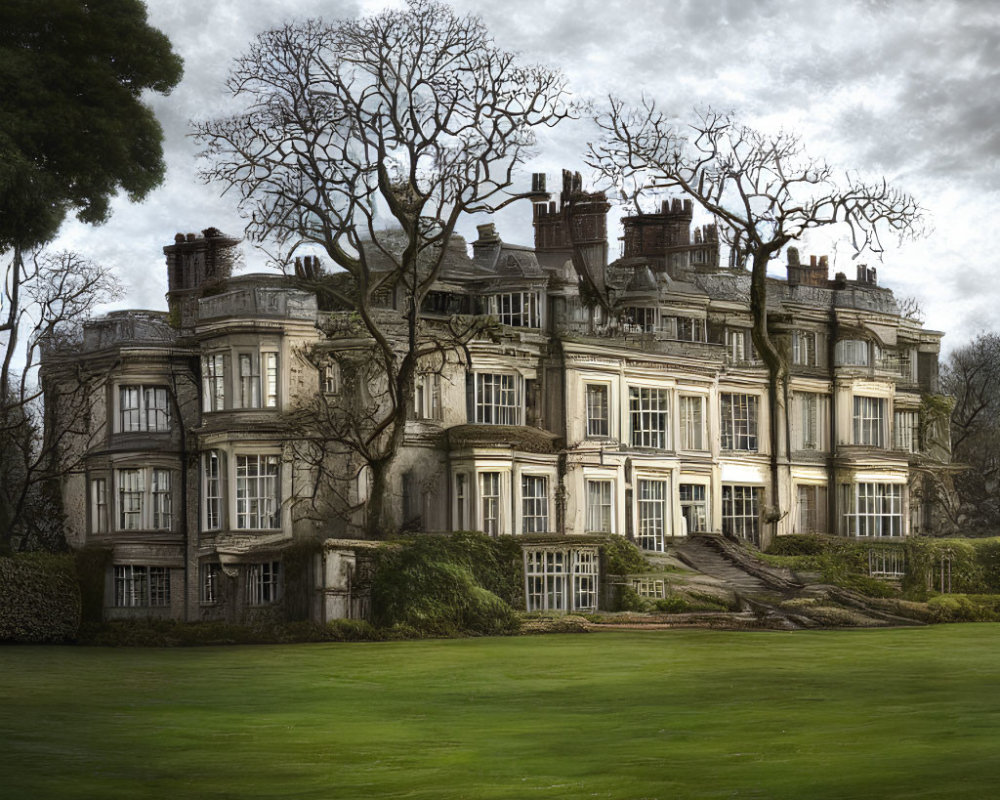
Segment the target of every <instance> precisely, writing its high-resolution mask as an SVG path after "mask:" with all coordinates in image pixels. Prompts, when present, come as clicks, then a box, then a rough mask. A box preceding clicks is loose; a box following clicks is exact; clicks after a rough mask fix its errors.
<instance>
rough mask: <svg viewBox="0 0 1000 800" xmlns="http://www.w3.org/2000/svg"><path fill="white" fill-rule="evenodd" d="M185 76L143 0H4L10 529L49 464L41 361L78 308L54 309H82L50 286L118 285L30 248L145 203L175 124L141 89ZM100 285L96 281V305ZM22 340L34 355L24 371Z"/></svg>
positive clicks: (4, 376) (0, 81) (1, 429)
mask: <svg viewBox="0 0 1000 800" xmlns="http://www.w3.org/2000/svg"><path fill="white" fill-rule="evenodd" d="M180 77H181V60H180V58H179V57H178V56H177V55H175V54H174V52H173V51H172V50H171V48H170V42H169V41H168V40H167V38H166V37H165V36H164V35H163V34H162V33H161V32H160V31H158V30H155V29H154V28H151V27H149V25H148V24H147V22H146V8H145V6H144V5H143V3H142V2H140V0H45V2H36V0H4V2H3V3H0V86H2V87H3V90H2V91H0V255H2V254H4V253H8V252H9V253H11V255H10V257H9V259H7V260H6V263H5V267H4V279H3V286H2V288H0V334H4V333H5V334H6V341H5V342H4V347H3V357H2V361H0V453H3V459H4V461H3V463H4V465H5V466H4V469H5V481H4V483H3V490H4V498H3V502H4V504H5V505H4V510H3V512H2V515H4V518H3V519H0V523H2V524H3V525H4V526H6V527H5V529H4V531H3V533H4V535H8V534H9V533H10V526H16V525H17V524H18V520H20V519H22V518H23V511H24V503H25V502H26V498H27V496H28V495H27V494H26V493H25V492H26V491H27V490H26V489H25V487H30V486H36V485H37V483H38V476H39V475H40V474H41V470H42V464H43V462H44V459H43V460H42V461H37V456H38V455H39V453H41V452H42V451H43V450H44V448H43V447H42V445H41V443H40V442H39V440H38V436H39V434H40V425H39V424H38V419H37V415H38V414H39V413H40V409H39V408H38V407H37V404H38V402H39V392H38V387H37V386H36V385H34V384H32V382H31V381H32V380H33V376H34V369H33V358H34V356H35V354H37V350H38V347H39V346H40V343H41V342H42V341H43V340H44V338H45V336H46V335H52V334H53V330H49V331H48V332H47V333H45V332H44V329H45V327H46V325H48V324H49V323H52V324H56V323H57V322H59V321H66V320H68V319H71V318H72V317H71V316H66V315H65V314H63V313H62V312H61V311H56V308H57V307H62V308H64V309H71V308H72V309H75V311H76V312H79V311H80V305H79V301H80V300H81V296H80V295H73V294H71V295H69V296H66V297H58V296H55V295H52V294H51V291H52V290H56V289H58V290H65V291H68V292H73V291H75V289H74V287H75V285H76V282H77V281H78V280H79V279H82V280H83V283H84V284H85V285H87V286H90V287H92V288H96V287H97V286H102V287H104V288H108V287H106V286H105V283H106V281H107V276H106V274H105V273H104V272H103V271H102V270H100V269H99V268H96V267H93V265H88V266H87V267H86V268H85V269H82V271H81V269H77V268H78V267H81V265H82V264H84V263H85V262H83V261H82V260H81V259H79V258H78V257H76V256H69V255H54V256H49V257H40V256H37V255H35V256H29V255H28V254H29V253H30V252H31V251H32V250H33V249H34V248H36V247H38V246H40V245H42V244H44V243H45V242H47V241H49V240H50V239H51V238H52V237H53V236H54V235H55V233H56V231H57V230H58V229H59V226H60V225H61V224H62V221H63V219H64V218H65V216H66V214H67V213H69V212H70V211H73V210H75V211H76V212H77V216H78V217H79V218H80V219H81V220H83V221H84V222H89V223H99V222H103V221H104V220H105V219H107V217H108V214H109V208H110V200H111V198H112V197H113V196H114V195H115V194H116V193H117V192H118V191H119V190H120V191H124V192H125V193H126V194H127V195H128V197H129V198H130V199H132V200H138V199H140V198H142V197H144V196H145V195H146V194H147V193H148V192H149V191H150V190H151V189H152V188H153V187H155V186H156V185H158V184H159V183H160V182H161V181H162V179H163V174H164V163H163V153H162V146H161V145H162V139H163V133H162V130H161V129H160V126H159V123H158V122H157V121H156V118H155V117H154V115H153V112H152V110H151V109H150V108H149V107H148V106H147V105H146V104H145V103H143V102H142V99H141V96H142V93H143V92H144V91H146V90H147V89H152V90H153V91H156V92H161V93H167V92H169V91H170V89H171V88H173V87H174V86H175V85H176V84H177V82H178V81H179V80H180ZM64 268H65V269H66V270H67V272H65V273H62V272H60V269H64ZM95 271H96V272H95ZM98 273H99V274H100V280H98V281H97V283H96V284H95V283H94V282H93V281H92V280H91V279H92V278H93V277H94V276H95V275H96V274H98ZM44 281H48V284H47V285H46V284H44ZM101 296H102V292H101V291H96V292H95V293H94V294H93V295H92V296H91V298H90V302H89V303H88V304H86V305H87V308H88V309H89V308H90V307H92V305H93V303H95V302H100V300H99V299H97V298H99V297H101ZM39 304H41V305H39ZM22 326H26V328H25V327H22ZM39 326H41V327H39ZM22 339H24V340H25V341H22ZM24 347H26V348H27V351H28V353H27V356H26V358H27V365H25V366H24V368H23V370H22V371H21V372H20V374H19V375H15V374H14V371H13V366H14V363H15V362H14V359H15V353H19V352H21V351H22V349H23V348H24ZM40 448H41V449H40ZM25 459H27V461H25ZM25 465H27V466H25ZM15 474H17V475H19V476H20V477H18V479H17V480H14V479H13V476H14V475H15ZM0 477H4V476H0Z"/></svg>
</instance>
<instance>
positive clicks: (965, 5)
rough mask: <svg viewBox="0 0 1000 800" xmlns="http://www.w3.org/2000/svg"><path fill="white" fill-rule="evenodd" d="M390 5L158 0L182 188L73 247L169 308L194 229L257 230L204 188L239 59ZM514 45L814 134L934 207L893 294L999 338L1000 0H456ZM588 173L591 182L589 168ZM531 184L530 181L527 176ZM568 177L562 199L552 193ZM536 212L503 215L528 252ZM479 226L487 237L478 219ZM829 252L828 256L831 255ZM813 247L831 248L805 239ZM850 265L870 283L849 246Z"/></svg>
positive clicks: (885, 268) (168, 126) (70, 236)
mask: <svg viewBox="0 0 1000 800" xmlns="http://www.w3.org/2000/svg"><path fill="white" fill-rule="evenodd" d="M389 4H391V3H389V2H380V1H379V0H375V1H374V2H372V1H371V0H252V2H248V0H147V5H148V8H149V17H150V21H151V23H152V24H153V25H155V26H156V27H158V28H160V29H161V30H163V31H164V32H165V33H166V34H167V35H168V36H169V37H170V39H171V41H172V42H173V45H174V48H175V49H176V50H177V51H178V52H179V53H180V55H181V56H182V57H183V58H184V62H185V76H184V80H183V82H182V83H181V84H180V85H179V86H178V88H177V89H176V90H175V91H174V92H173V93H172V94H171V95H170V96H169V97H165V98H164V97H159V96H155V97H153V98H152V99H151V102H152V104H153V106H154V108H155V110H156V113H157V115H158V116H159V118H160V120H161V122H162V124H163V127H164V131H165V136H166V140H165V149H166V156H167V164H168V173H167V180H166V182H165V183H164V185H163V186H162V187H161V188H160V189H158V190H156V191H155V192H153V193H152V194H151V195H150V196H149V197H148V198H147V199H146V200H145V201H144V202H143V203H141V204H129V203H127V202H126V201H124V200H122V201H120V202H117V203H116V204H115V206H114V216H113V218H112V220H111V221H110V222H109V223H107V224H106V225H104V226H101V227H99V228H88V227H87V226H83V225H80V224H78V223H76V222H75V221H74V222H67V223H66V225H65V226H64V228H63V231H62V232H61V235H60V237H59V239H58V241H57V242H56V243H55V245H56V246H57V247H59V248H70V249H75V250H78V251H80V252H82V253H84V254H86V255H88V256H90V257H91V258H94V259H96V260H99V261H102V262H103V263H106V264H108V265H109V266H112V267H114V268H115V269H116V270H117V271H118V273H119V274H120V275H121V279H122V282H123V285H124V286H125V288H126V291H127V299H126V301H125V302H124V303H123V305H125V306H128V307H143V308H164V307H165V301H164V298H163V294H164V292H165V291H166V276H165V270H164V269H163V266H162V265H163V255H162V252H161V248H162V247H163V245H165V244H168V243H170V242H171V241H172V239H173V235H174V234H175V233H176V232H178V231H184V232H188V231H200V230H202V229H204V228H207V227H209V226H215V227H218V228H221V229H223V230H225V231H227V232H232V233H240V232H241V231H242V227H243V225H242V222H241V220H240V219H239V217H238V216H237V214H236V211H235V201H234V200H233V199H231V198H229V197H224V196H220V195H219V189H218V187H217V186H206V185H203V184H202V183H201V182H200V181H199V179H198V177H197V169H198V164H197V147H196V145H195V144H194V143H193V142H192V141H191V139H190V138H189V137H188V135H187V134H188V132H189V122H188V121H189V120H190V119H192V118H196V117H204V116H211V115H213V114H215V113H218V110H219V109H220V108H223V107H224V104H225V100H226V95H225V88H224V80H225V77H226V74H227V72H228V70H229V67H230V63H231V60H232V58H233V57H234V56H236V55H237V54H239V53H240V52H242V51H243V50H244V49H245V47H246V46H247V44H248V43H249V42H250V40H251V39H252V38H253V36H254V35H255V34H256V33H258V32H260V31H262V30H265V29H267V28H269V27H273V26H276V25H279V24H281V23H282V22H284V21H287V20H289V19H292V18H302V17H312V16H321V17H323V18H325V19H327V20H333V19H337V18H342V17H347V16H354V15H357V14H359V13H361V14H364V13H371V12H373V11H377V10H379V9H380V8H383V7H385V6H386V5H389ZM453 5H454V7H455V8H456V9H457V10H458V11H460V12H473V13H477V14H479V15H480V16H482V18H483V19H484V20H485V22H486V24H487V25H488V27H489V28H490V29H491V30H492V31H493V33H494V35H495V36H496V39H497V41H498V43H499V44H500V45H502V46H504V47H505V48H508V49H514V50H517V51H519V52H520V53H522V55H523V56H524V58H525V59H526V60H530V61H541V62H545V63H547V64H549V65H552V66H558V67H560V68H561V69H563V70H564V72H565V73H566V75H567V77H568V78H569V80H570V83H571V86H572V88H573V90H574V93H575V94H576V95H577V96H580V97H589V98H595V99H600V98H601V97H602V96H606V95H607V94H608V93H609V92H610V93H616V94H622V95H626V96H638V95H639V93H640V92H646V93H647V94H648V95H650V96H652V97H655V98H657V99H658V100H659V102H660V105H661V107H663V108H665V109H668V110H669V111H671V112H672V113H676V114H677V115H679V116H680V117H682V118H683V117H685V116H690V113H691V110H692V109H693V108H695V107H699V108H704V107H709V106H711V107H714V108H718V109H724V110H731V111H734V112H736V113H737V114H738V115H739V116H740V117H741V119H743V120H745V121H747V122H750V123H752V124H756V125H759V126H763V127H770V128H776V127H779V126H783V127H785V128H786V129H790V130H794V131H796V132H798V133H800V134H801V135H802V137H803V138H804V140H805V142H806V144H807V145H808V148H809V150H810V152H811V153H812V154H814V155H817V156H822V157H825V158H827V159H828V160H830V161H832V162H833V163H835V164H837V165H839V166H843V167H850V168H854V169H858V170H861V171H862V172H863V173H867V174H870V175H871V176H872V177H881V176H885V177H886V178H888V179H889V180H890V181H891V182H894V183H896V184H897V185H899V186H900V187H902V188H904V189H906V190H907V191H909V192H911V193H912V194H914V195H916V196H917V198H918V199H919V200H920V202H921V204H922V205H923V206H924V207H925V208H926V209H927V210H928V212H929V217H930V222H931V224H932V226H933V231H932V232H931V234H930V235H929V236H928V237H927V238H925V239H923V240H920V241H918V242H916V243H913V244H908V245H906V246H904V247H902V248H899V247H896V246H894V245H893V246H892V247H891V248H890V249H889V250H888V252H886V254H885V255H884V256H883V261H882V263H881V264H878V265H877V266H878V267H879V281H880V283H882V284H883V285H887V286H889V287H890V288H892V289H894V290H895V291H896V293H897V295H912V296H915V297H916V298H917V299H918V300H919V301H920V303H921V305H922V307H923V309H924V312H925V315H926V322H927V325H928V326H929V327H932V328H935V329H939V330H944V331H946V332H947V334H948V335H947V337H946V339H945V343H946V347H955V346H959V345H961V344H962V343H963V342H965V341H967V340H968V339H969V338H971V337H972V336H974V335H975V334H976V333H978V332H981V331H985V330H997V329H1000V279H998V276H997V274H996V272H997V270H998V268H1000V264H998V259H997V258H996V257H995V254H994V249H995V245H994V225H998V227H1000V223H998V222H997V220H1000V168H998V154H1000V125H998V112H1000V107H998V105H1000V104H998V100H1000V74H998V72H1000V7H998V5H997V3H996V1H995V0H968V1H963V0H936V1H935V0H898V1H897V2H894V1H893V0H838V2H814V0H648V1H647V0H546V2H545V3H540V2H538V1H537V0H507V1H506V2H504V3H489V4H487V3H482V2H475V0H455V2H454V3H453ZM591 135H592V131H591V130H590V129H589V127H588V125H587V123H586V122H584V121H580V122H576V123H572V124H567V125H565V126H563V127H562V128H560V129H557V131H555V132H553V133H552V134H550V135H548V136H547V137H546V138H545V139H543V140H541V142H540V152H539V153H538V156H537V158H536V160H535V161H534V162H533V163H532V164H530V165H529V167H528V169H527V170H526V172H532V171H546V172H548V173H549V174H550V175H554V174H555V173H557V172H558V170H560V169H561V168H563V167H567V168H572V169H582V164H581V162H580V154H581V153H582V151H583V148H584V146H585V143H586V142H587V140H588V138H589V137H590V136H591ZM585 177H586V175H585ZM525 180H526V182H527V181H528V180H529V178H528V176H527V175H526V176H525ZM552 180H553V179H551V178H550V186H551V185H552V183H551V181H552ZM529 220H530V209H528V208H527V207H525V208H523V209H516V208H515V209H513V210H509V211H507V212H505V213H504V215H503V216H502V217H501V219H500V220H499V226H500V229H501V234H502V235H503V236H504V238H505V239H506V240H508V241H513V242H518V243H525V244H527V243H530V241H531V228H530V223H529ZM464 232H465V233H466V234H467V235H468V234H472V235H473V236H474V221H469V223H468V224H467V226H466V227H465V229H464ZM819 248H822V249H819ZM800 249H801V250H802V251H803V253H811V252H815V253H817V254H820V253H822V252H826V251H827V250H829V244H828V243H827V242H825V241H824V242H813V243H809V242H806V243H805V244H804V245H803V246H802V247H800ZM829 254H830V256H831V261H832V262H833V269H834V270H838V271H839V270H843V271H845V272H848V274H849V276H851V277H853V271H854V269H853V265H852V262H851V260H850V253H849V252H848V251H847V249H846V248H841V249H838V251H837V252H830V253H829ZM246 261H247V268H248V269H260V268H262V267H263V266H264V263H265V259H264V257H263V256H262V255H257V254H255V253H254V252H252V251H248V252H247V253H246Z"/></svg>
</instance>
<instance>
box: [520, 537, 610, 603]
mask: <svg viewBox="0 0 1000 800" xmlns="http://www.w3.org/2000/svg"><path fill="white" fill-rule="evenodd" d="M524 579H525V581H524V582H525V595H526V596H525V600H526V605H527V608H528V611H594V610H596V609H597V595H598V592H597V588H598V583H597V581H598V557H597V548H596V547H594V548H591V547H573V548H562V549H544V550H543V549H538V550H526V551H525V554H524Z"/></svg>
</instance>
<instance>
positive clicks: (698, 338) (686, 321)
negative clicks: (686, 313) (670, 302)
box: [674, 317, 705, 342]
mask: <svg viewBox="0 0 1000 800" xmlns="http://www.w3.org/2000/svg"><path fill="white" fill-rule="evenodd" d="M674 324H675V325H676V328H677V338H678V339H680V340H681V341H682V342H704V341H705V320H703V319H698V318H696V317H675V323H674Z"/></svg>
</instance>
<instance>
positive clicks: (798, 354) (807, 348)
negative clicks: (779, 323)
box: [792, 331, 818, 367]
mask: <svg viewBox="0 0 1000 800" xmlns="http://www.w3.org/2000/svg"><path fill="white" fill-rule="evenodd" d="M817 355H818V351H817V347H816V333H815V332H814V331H792V363H793V364H798V365H799V366H803V367H815V366H816V364H817V362H818V358H817Z"/></svg>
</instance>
